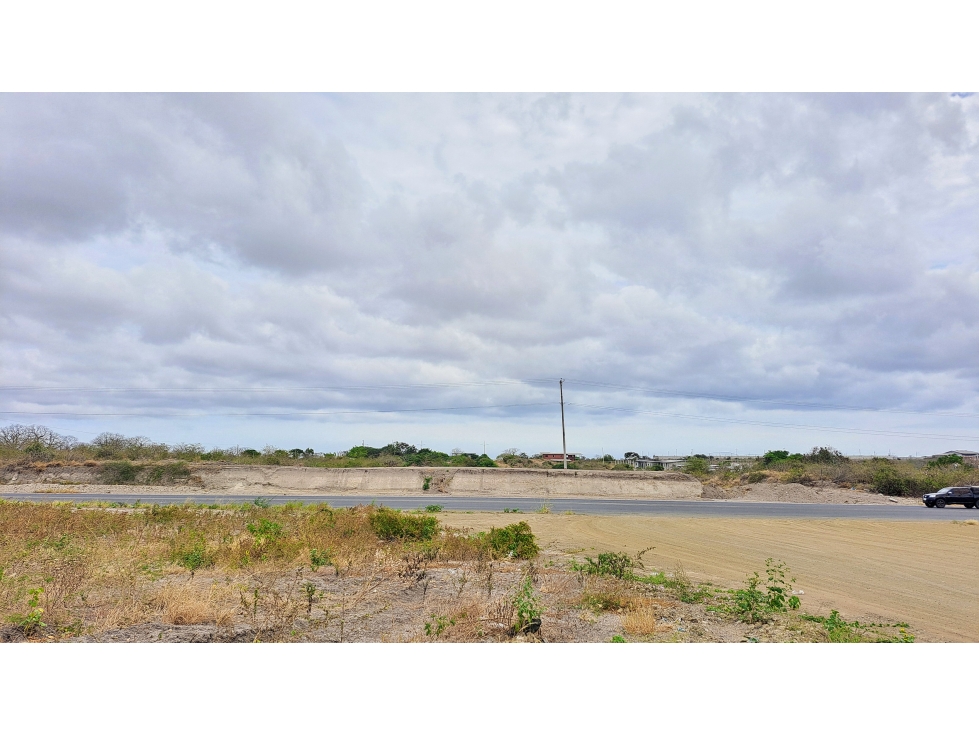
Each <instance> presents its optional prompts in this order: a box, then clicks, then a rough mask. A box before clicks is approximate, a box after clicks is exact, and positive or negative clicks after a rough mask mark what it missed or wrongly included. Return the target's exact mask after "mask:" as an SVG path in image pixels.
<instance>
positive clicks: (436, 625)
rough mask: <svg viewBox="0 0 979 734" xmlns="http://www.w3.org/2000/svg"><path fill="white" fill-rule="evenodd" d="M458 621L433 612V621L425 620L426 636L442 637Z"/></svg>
mask: <svg viewBox="0 0 979 734" xmlns="http://www.w3.org/2000/svg"><path fill="white" fill-rule="evenodd" d="M455 623H456V621H455V619H453V618H451V617H444V616H442V615H437V614H433V615H432V618H431V621H429V622H425V636H426V637H436V638H437V637H440V636H441V635H442V633H443V632H445V631H446V630H447V629H448V628H449V627H450V626H451V625H454V624H455Z"/></svg>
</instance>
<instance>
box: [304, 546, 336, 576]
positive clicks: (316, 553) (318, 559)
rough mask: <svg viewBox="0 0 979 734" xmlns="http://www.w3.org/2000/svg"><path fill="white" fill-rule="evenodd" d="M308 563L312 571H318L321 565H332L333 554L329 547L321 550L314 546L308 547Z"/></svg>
mask: <svg viewBox="0 0 979 734" xmlns="http://www.w3.org/2000/svg"><path fill="white" fill-rule="evenodd" d="M309 565H310V567H311V568H312V569H313V570H314V571H318V570H319V569H320V568H321V567H322V566H332V565H333V554H332V553H331V552H330V550H329V549H327V550H325V551H321V550H317V549H316V548H310V549H309Z"/></svg>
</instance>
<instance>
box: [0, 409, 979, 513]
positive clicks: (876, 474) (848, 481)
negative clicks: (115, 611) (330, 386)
mask: <svg viewBox="0 0 979 734" xmlns="http://www.w3.org/2000/svg"><path fill="white" fill-rule="evenodd" d="M630 456H632V457H635V456H638V455H637V454H635V453H634V452H626V457H627V459H628V457H630ZM206 462H220V463H228V464H246V465H248V464H254V465H266V466H268V465H271V466H306V467H324V468H358V467H398V466H400V467H409V466H418V467H486V468H492V467H513V468H537V469H542V468H543V469H560V468H562V466H563V465H562V462H551V461H544V460H543V459H541V458H540V455H535V456H528V455H527V454H526V453H523V452H521V451H519V450H518V449H507V450H506V451H504V452H503V453H502V454H500V455H499V456H497V457H496V459H495V460H494V459H492V458H490V457H489V456H487V455H486V454H474V453H465V452H462V451H458V450H456V451H453V452H452V453H451V454H446V453H444V452H441V451H435V450H432V449H428V448H420V449H419V448H417V447H415V446H413V445H411V444H408V443H403V442H399V441H394V442H392V443H390V444H387V445H386V446H382V447H380V448H377V447H372V446H363V445H362V446H353V447H351V448H350V449H348V450H347V451H343V452H339V453H317V452H316V451H314V450H313V449H311V448H305V449H300V448H293V449H288V450H286V449H281V448H276V447H274V446H266V447H264V448H263V449H262V450H258V449H254V448H242V447H240V446H234V447H231V448H229V449H218V448H212V449H210V450H205V448H204V447H203V446H201V445H199V444H177V445H172V446H171V445H166V444H162V443H154V442H153V441H150V440H149V439H147V438H144V437H140V436H136V437H126V436H122V435H119V434H114V433H103V434H100V435H99V436H97V437H96V438H95V439H93V440H92V441H91V442H89V443H81V442H79V441H77V440H76V439H74V438H73V437H71V436H62V435H59V434H57V433H55V432H54V431H51V430H50V429H48V428H45V427H44V426H21V425H12V426H7V427H5V428H0V469H3V470H6V471H11V470H17V469H20V468H23V469H33V470H36V471H39V472H40V471H43V470H44V469H56V468H58V467H73V466H74V467H78V466H86V467H89V468H91V469H92V471H93V474H94V479H95V481H97V482H98V483H100V484H150V485H167V484H187V483H195V482H197V481H199V480H198V479H197V478H196V477H195V475H194V473H193V467H192V466H191V465H192V464H200V463H206ZM568 469H569V470H574V471H588V470H615V471H633V469H632V466H631V465H630V464H629V463H626V461H625V460H622V461H616V460H615V459H614V458H613V457H612V456H611V455H605V456H604V457H602V458H596V459H587V460H577V461H573V462H569V463H568ZM655 470H656V468H655V467H654V468H652V469H648V470H647V471H655ZM660 470H661V469H660ZM682 471H683V472H684V473H685V474H688V475H690V476H694V477H696V478H698V479H699V480H701V481H702V482H704V483H705V484H707V485H712V486H719V487H732V486H738V485H745V484H754V483H759V482H771V483H798V484H803V485H808V486H820V485H821V486H827V485H832V486H837V487H843V488H853V489H862V490H867V491H871V492H878V493H881V494H885V495H891V496H916V495H920V494H923V493H925V492H932V491H935V490H937V489H941V488H942V487H947V486H954V485H962V484H977V485H979V467H974V466H970V465H968V464H966V463H965V461H964V460H963V459H962V457H960V456H956V455H950V456H941V457H939V458H937V459H935V460H930V461H929V460H926V459H915V460H909V459H892V458H873V459H865V460H859V461H856V460H851V459H849V458H848V457H846V456H844V455H843V454H841V453H840V452H839V451H837V450H835V449H833V448H831V447H826V446H817V447H815V448H813V449H812V450H811V451H810V452H808V453H805V454H799V453H790V452H789V451H786V450H773V451H768V452H766V453H765V454H764V455H763V456H761V457H758V458H757V459H754V460H751V461H747V460H744V459H741V460H732V459H730V458H723V457H711V456H707V455H704V454H694V455H692V456H688V457H686V459H685V466H684V467H683V470H682ZM431 481H432V477H426V478H425V488H426V489H428V487H429V484H430V483H431Z"/></svg>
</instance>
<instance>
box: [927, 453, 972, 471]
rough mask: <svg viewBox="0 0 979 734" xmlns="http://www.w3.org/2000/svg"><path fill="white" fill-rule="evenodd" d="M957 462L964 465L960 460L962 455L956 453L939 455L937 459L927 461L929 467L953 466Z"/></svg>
mask: <svg viewBox="0 0 979 734" xmlns="http://www.w3.org/2000/svg"><path fill="white" fill-rule="evenodd" d="M956 464H958V465H959V466H964V465H965V462H964V461H962V457H961V456H959V455H958V454H948V455H946V456H939V457H938V458H937V459H934V460H933V461H929V462H928V468H929V469H939V468H942V467H946V466H954V465H956Z"/></svg>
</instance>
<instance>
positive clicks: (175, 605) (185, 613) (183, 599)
mask: <svg viewBox="0 0 979 734" xmlns="http://www.w3.org/2000/svg"><path fill="white" fill-rule="evenodd" d="M231 601H232V600H231V598H230V595H229V594H224V595H221V594H219V593H218V592H217V589H216V587H215V586H214V585H212V586H210V587H209V588H208V589H206V590H202V589H200V588H197V587H195V586H194V585H192V584H190V583H174V584H169V585H167V586H165V587H163V588H162V589H160V590H159V591H158V592H157V593H156V595H155V596H154V597H153V598H152V602H151V603H152V604H153V605H154V606H156V607H157V608H158V609H159V611H160V619H161V621H163V622H165V623H166V624H178V625H187V624H207V623H213V624H217V625H218V626H222V627H227V626H230V625H231V624H232V623H233V622H234V618H235V608H234V604H233V603H231Z"/></svg>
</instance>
